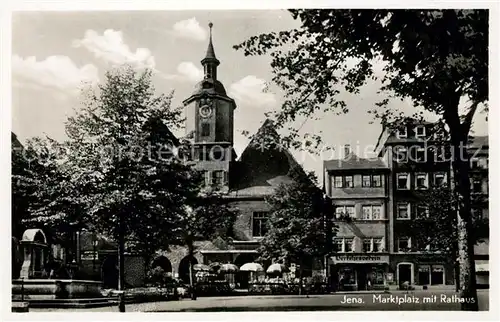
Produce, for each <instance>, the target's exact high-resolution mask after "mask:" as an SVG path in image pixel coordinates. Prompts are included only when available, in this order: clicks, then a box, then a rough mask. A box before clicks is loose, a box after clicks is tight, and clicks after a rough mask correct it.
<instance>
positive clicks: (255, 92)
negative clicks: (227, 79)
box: [229, 75, 276, 108]
mask: <svg viewBox="0 0 500 322" xmlns="http://www.w3.org/2000/svg"><path fill="white" fill-rule="evenodd" d="M266 90H267V85H266V82H265V81H264V80H263V79H260V78H258V77H256V76H254V75H248V76H246V77H244V78H242V79H240V80H239V81H237V82H236V83H233V84H231V86H230V88H229V93H230V96H232V97H233V98H235V99H236V100H239V101H241V102H242V103H244V104H252V105H257V106H261V107H264V108H268V107H272V106H274V105H275V104H276V97H275V96H274V94H273V93H268V92H266Z"/></svg>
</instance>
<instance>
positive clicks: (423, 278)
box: [418, 265, 431, 285]
mask: <svg viewBox="0 0 500 322" xmlns="http://www.w3.org/2000/svg"><path fill="white" fill-rule="evenodd" d="M430 271H431V267H430V266H429V265H420V266H419V267H418V283H419V284H420V285H429V284H430V282H431V279H430V274H429V273H430Z"/></svg>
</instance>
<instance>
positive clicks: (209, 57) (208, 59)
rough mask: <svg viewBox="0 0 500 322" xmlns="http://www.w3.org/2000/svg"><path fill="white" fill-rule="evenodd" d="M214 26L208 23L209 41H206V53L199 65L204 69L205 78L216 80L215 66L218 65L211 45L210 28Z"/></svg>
mask: <svg viewBox="0 0 500 322" xmlns="http://www.w3.org/2000/svg"><path fill="white" fill-rule="evenodd" d="M213 26H214V24H213V23H212V22H210V23H209V24H208V27H209V28H210V39H209V41H208V48H207V53H206V54H205V58H203V60H202V61H201V64H202V65H203V67H204V71H205V78H211V79H214V80H215V79H217V66H218V65H219V64H220V62H219V60H218V59H217V57H215V50H214V45H213V43H212V27H213Z"/></svg>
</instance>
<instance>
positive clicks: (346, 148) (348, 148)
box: [344, 144, 351, 158]
mask: <svg viewBox="0 0 500 322" xmlns="http://www.w3.org/2000/svg"><path fill="white" fill-rule="evenodd" d="M349 154H351V145H350V144H346V145H344V158H345V157H347V156H348V155H349Z"/></svg>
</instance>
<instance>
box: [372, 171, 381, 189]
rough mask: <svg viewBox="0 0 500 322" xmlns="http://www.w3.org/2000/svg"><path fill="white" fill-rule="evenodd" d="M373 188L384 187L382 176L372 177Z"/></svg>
mask: <svg viewBox="0 0 500 322" xmlns="http://www.w3.org/2000/svg"><path fill="white" fill-rule="evenodd" d="M372 187H382V177H381V176H380V174H377V175H373V176H372Z"/></svg>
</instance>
